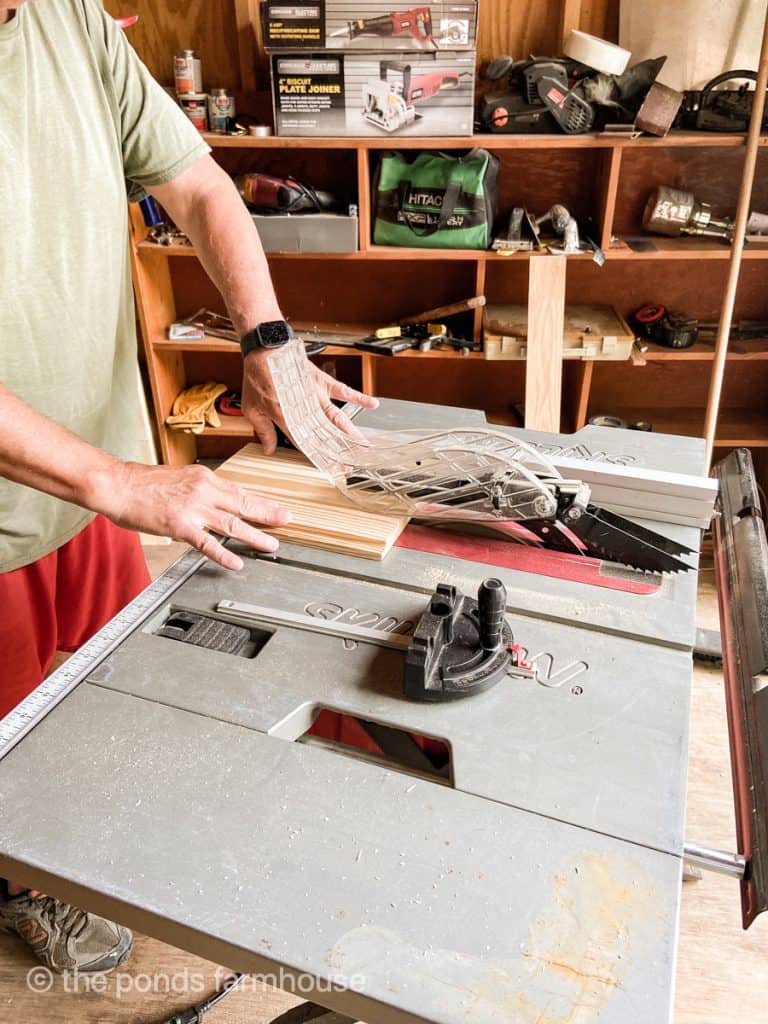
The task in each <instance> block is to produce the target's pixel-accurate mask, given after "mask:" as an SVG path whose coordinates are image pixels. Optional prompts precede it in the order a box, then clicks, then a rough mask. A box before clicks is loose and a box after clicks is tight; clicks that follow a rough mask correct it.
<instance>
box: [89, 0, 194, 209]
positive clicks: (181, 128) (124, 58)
mask: <svg viewBox="0 0 768 1024" xmlns="http://www.w3.org/2000/svg"><path fill="white" fill-rule="evenodd" d="M83 5H84V8H85V15H86V23H87V26H88V32H89V35H90V37H91V40H92V42H93V46H94V50H95V52H96V56H97V59H98V60H99V64H100V68H101V74H102V80H103V81H104V87H105V89H106V90H107V94H108V99H109V102H110V105H111V106H112V112H113V116H114V119H115V127H116V130H117V132H118V136H119V141H120V145H121V147H122V152H123V168H124V172H125V180H126V187H127V190H128V199H129V201H131V202H137V201H138V200H140V199H142V198H143V197H144V195H145V194H146V193H145V191H144V190H145V188H146V186H149V185H162V184H164V183H165V182H167V181H172V180H173V179H174V178H176V177H178V175H179V174H181V173H182V171H185V170H186V169H187V168H188V167H191V166H192V164H194V163H195V162H196V161H197V160H199V159H200V158H201V157H202V156H205V154H206V153H210V147H209V146H208V144H207V143H206V142H205V141H204V139H202V138H201V136H200V133H199V132H198V130H197V129H196V128H195V126H194V125H193V124H192V122H191V121H190V120H189V118H188V117H186V116H185V114H184V113H183V112H182V110H180V108H179V107H178V106H177V104H176V103H174V101H173V100H172V99H171V97H170V96H169V95H168V93H167V92H166V91H165V90H164V89H163V88H162V87H161V86H160V85H158V83H157V82H156V81H155V80H154V78H152V76H151V75H150V73H149V71H147V69H146V67H145V66H144V64H143V63H142V62H141V61H140V60H139V58H138V56H137V55H136V52H135V50H134V49H133V47H132V46H131V45H130V43H129V42H128V40H127V39H126V37H125V33H124V32H123V30H122V29H121V28H119V26H118V25H117V24H116V23H115V21H114V20H113V19H112V18H111V17H110V16H109V14H107V13H106V12H105V11H104V10H103V9H102V7H101V4H100V3H98V2H97V0H83Z"/></svg>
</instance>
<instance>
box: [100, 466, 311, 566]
mask: <svg viewBox="0 0 768 1024" xmlns="http://www.w3.org/2000/svg"><path fill="white" fill-rule="evenodd" d="M100 491H101V497H100V498H99V497H98V496H97V497H96V501H95V502H94V503H93V505H92V507H96V506H99V507H98V508H96V510H97V511H99V512H101V513H102V514H103V515H105V516H107V518H108V519H111V520H112V522H114V523H117V525H118V526H125V527H128V528H129V529H131V530H140V531H141V532H143V533H155V534H159V535H160V536H163V537H173V539H174V540H181V541H186V543H187V544H191V545H192V547H195V548H197V549H198V551H201V552H202V553H203V554H204V555H207V557H208V558H210V559H211V560H212V561H214V562H218V563H219V565H223V566H224V568H225V569H242V567H243V560H242V559H241V558H239V557H238V556H237V555H236V554H234V553H233V552H232V551H228V550H227V549H226V548H225V547H224V546H223V545H222V544H220V543H219V542H218V541H217V540H216V539H215V538H214V537H213V536H211V534H210V533H208V532H207V531H208V530H213V531H215V532H216V533H219V534H223V535H224V536H226V537H233V538H234V539H235V540H239V541H242V542H243V543H244V544H248V545H249V546H250V547H252V548H255V549H256V550H257V551H275V550H276V549H277V547H278V542H277V540H276V539H275V538H274V537H270V536H269V535H268V534H266V533H263V532H262V531H261V530H256V529H254V527H253V526H250V525H249V523H250V522H255V523H261V524H263V525H264V526H283V525H285V523H287V522H289V520H290V518H291V513H290V512H288V511H287V509H283V508H280V506H279V505H277V504H275V502H273V501H268V500H267V499H266V498H257V497H255V496H253V495H250V494H247V493H246V492H245V491H244V490H242V488H240V487H238V486H237V484H234V483H232V481H230V480H225V479H224V478H223V477H220V476H217V475H216V474H215V473H212V472H211V470H210V469H206V468H205V467H203V466H184V467H181V468H178V469H177V468H174V467H171V466H144V465H141V464H140V463H137V462H122V463H117V464H116V466H115V468H114V469H113V470H111V471H110V473H109V474H108V476H107V478H106V479H104V480H103V483H102V487H101V488H100ZM97 494H98V492H97Z"/></svg>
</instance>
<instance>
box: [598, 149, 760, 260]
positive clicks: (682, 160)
mask: <svg viewBox="0 0 768 1024" xmlns="http://www.w3.org/2000/svg"><path fill="white" fill-rule="evenodd" d="M743 162H744V150H743V147H735V148H730V149H729V148H717V147H713V146H711V145H709V144H707V145H705V146H697V147H695V148H689V147H680V146H677V145H675V143H674V141H673V140H672V139H671V138H670V139H669V141H668V142H667V145H666V146H662V147H660V148H656V149H653V150H644V149H636V150H627V151H624V152H623V153H622V161H621V172H620V175H619V197H620V199H619V202H618V203H617V205H616V211H615V215H614V222H613V233H614V234H615V235H619V236H623V235H632V236H637V235H643V234H645V232H644V230H643V226H642V217H643V209H644V208H645V203H646V200H647V198H648V196H649V195H650V193H651V192H652V190H653V189H654V188H655V187H656V186H658V185H670V186H673V187H675V188H681V189H685V190H687V191H690V192H693V194H694V196H695V197H696V199H697V200H698V201H699V202H705V203H711V204H712V207H713V213H714V215H715V216H716V217H718V216H723V215H725V216H730V217H732V216H734V214H735V210H736V202H737V198H738V193H739V184H740V182H741V173H742V166H743ZM767 171H768V152H766V150H765V148H764V147H763V148H762V149H761V150H760V152H759V153H758V158H757V167H756V171H755V185H754V190H753V195H752V201H751V208H752V209H754V210H761V211H762V210H766V209H768V174H767V173H766V172H767ZM659 237H663V236H659ZM693 241H696V239H693ZM700 241H704V239H700ZM723 249H725V251H726V252H727V247H726V246H725V245H723Z"/></svg>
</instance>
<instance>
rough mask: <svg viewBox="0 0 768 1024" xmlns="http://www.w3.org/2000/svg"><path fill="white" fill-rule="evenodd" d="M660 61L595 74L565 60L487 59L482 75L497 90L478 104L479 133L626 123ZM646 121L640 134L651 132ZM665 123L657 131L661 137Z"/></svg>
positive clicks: (569, 129) (634, 113)
mask: <svg viewBox="0 0 768 1024" xmlns="http://www.w3.org/2000/svg"><path fill="white" fill-rule="evenodd" d="M665 60H666V58H663V57H662V58H658V59H654V60H645V61H640V62H639V63H638V64H635V65H633V66H632V67H630V68H627V70H626V71H624V72H623V73H622V74H621V75H610V74H604V73H601V72H597V71H595V70H594V69H593V68H589V67H587V66H586V65H585V64H581V63H580V62H579V61H575V60H573V59H571V58H568V57H534V58H531V59H528V60H514V59H513V58H512V57H510V56H508V55H506V54H504V55H502V56H500V57H497V58H495V59H494V60H492V61H491V62H490V63H489V64H488V66H487V68H486V69H485V72H484V77H485V78H486V79H488V80H490V81H492V82H498V83H499V84H500V85H503V83H506V88H505V89H504V90H503V91H501V92H490V93H487V94H486V95H485V96H483V97H482V98H481V100H480V103H479V106H478V125H479V128H480V130H483V131H490V132H502V133H509V132H512V133H515V132H534V133H541V132H547V133H549V132H556V131H557V130H558V129H559V130H560V131H563V132H565V133H566V134H579V133H582V132H588V131H591V130H592V129H594V128H602V127H604V126H605V125H606V124H607V123H608V121H609V120H610V121H611V122H618V123H622V122H624V123H632V122H634V121H635V118H636V116H637V115H638V112H639V111H640V109H641V107H642V105H643V101H644V99H645V98H646V96H647V95H648V94H649V92H650V89H651V87H652V86H653V84H654V82H655V79H656V76H657V75H658V73H659V71H660V70H661V68H662V66H663V64H664V61H665ZM654 128H655V125H654V123H653V119H652V118H649V119H648V122H647V124H646V130H653V129H654ZM667 129H668V125H662V126H660V128H659V131H660V133H661V134H665V133H666V130H667Z"/></svg>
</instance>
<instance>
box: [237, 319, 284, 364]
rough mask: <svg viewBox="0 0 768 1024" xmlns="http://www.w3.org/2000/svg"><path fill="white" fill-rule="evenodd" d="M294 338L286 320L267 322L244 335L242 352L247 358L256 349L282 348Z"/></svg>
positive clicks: (241, 343)
mask: <svg viewBox="0 0 768 1024" xmlns="http://www.w3.org/2000/svg"><path fill="white" fill-rule="evenodd" d="M292 337H293V331H292V330H291V327H290V324H287V323H286V322H285V320H267V321H265V322H264V323H263V324H258V325H257V326H256V327H254V328H253V330H251V331H248V332H247V333H246V334H244V335H243V337H242V338H241V339H240V351H241V352H242V353H243V357H245V356H247V355H248V353H249V352H252V351H253V350H254V349H255V348H280V347H281V346H282V345H287V344H288V342H289V341H290V340H291V338H292Z"/></svg>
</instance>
